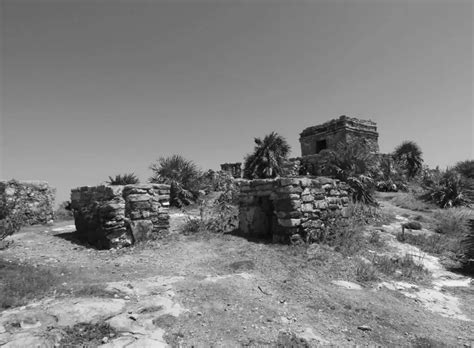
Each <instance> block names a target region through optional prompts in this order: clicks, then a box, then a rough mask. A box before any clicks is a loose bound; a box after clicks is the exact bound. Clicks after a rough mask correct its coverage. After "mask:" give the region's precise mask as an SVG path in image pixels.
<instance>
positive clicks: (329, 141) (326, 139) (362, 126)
mask: <svg viewBox="0 0 474 348" xmlns="http://www.w3.org/2000/svg"><path fill="white" fill-rule="evenodd" d="M378 138H379V134H378V133H377V124H376V123H375V122H373V121H370V120H360V119H358V118H351V117H347V116H345V115H343V116H340V117H339V118H337V119H334V120H331V121H328V122H326V123H323V124H321V125H318V126H313V127H308V128H306V129H304V130H303V132H301V134H300V144H301V156H303V157H304V156H310V155H315V154H318V153H319V152H320V151H322V150H325V149H332V150H335V149H336V145H337V144H338V143H341V142H342V143H344V144H350V143H351V142H354V141H356V140H362V141H364V142H366V143H367V145H368V146H369V148H370V150H371V151H372V152H378V151H379V144H378Z"/></svg>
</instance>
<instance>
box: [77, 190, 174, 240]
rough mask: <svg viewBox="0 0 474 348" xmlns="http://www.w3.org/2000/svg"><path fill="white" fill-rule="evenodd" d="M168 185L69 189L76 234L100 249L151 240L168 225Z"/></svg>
mask: <svg viewBox="0 0 474 348" xmlns="http://www.w3.org/2000/svg"><path fill="white" fill-rule="evenodd" d="M169 199H170V186H169V185H165V184H136V185H125V186H122V185H101V186H84V187H80V188H77V189H74V190H72V191H71V208H72V210H73V212H74V221H75V224H76V233H77V235H78V237H79V238H80V239H84V240H87V241H88V242H89V243H91V244H93V245H95V246H97V247H98V248H100V249H107V248H118V247H124V246H129V245H131V244H134V243H136V242H139V241H143V240H147V239H153V238H155V237H156V236H158V235H160V234H163V233H166V232H167V231H168V228H169V213H168V207H169Z"/></svg>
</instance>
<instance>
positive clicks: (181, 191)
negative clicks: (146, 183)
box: [150, 155, 201, 207]
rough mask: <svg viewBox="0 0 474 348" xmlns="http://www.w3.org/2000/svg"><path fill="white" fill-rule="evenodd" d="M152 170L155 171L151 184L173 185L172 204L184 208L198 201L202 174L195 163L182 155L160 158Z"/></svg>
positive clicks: (151, 167)
mask: <svg viewBox="0 0 474 348" xmlns="http://www.w3.org/2000/svg"><path fill="white" fill-rule="evenodd" d="M150 169H151V170H152V171H153V176H152V177H151V178H150V182H153V183H161V184H169V185H171V189H170V203H171V204H173V205H175V206H177V207H182V206H183V205H189V204H191V203H192V202H193V201H194V200H195V199H196V197H197V191H198V189H199V180H200V177H201V172H200V170H199V169H198V167H197V166H196V164H195V163H194V162H193V161H191V160H187V159H185V158H184V157H182V156H180V155H172V156H169V157H160V158H159V159H158V161H157V162H156V163H153V164H152V165H151V166H150Z"/></svg>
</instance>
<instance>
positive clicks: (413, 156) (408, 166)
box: [393, 141, 423, 178]
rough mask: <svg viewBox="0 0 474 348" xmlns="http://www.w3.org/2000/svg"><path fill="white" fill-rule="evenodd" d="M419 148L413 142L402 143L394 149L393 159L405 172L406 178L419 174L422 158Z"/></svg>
mask: <svg viewBox="0 0 474 348" xmlns="http://www.w3.org/2000/svg"><path fill="white" fill-rule="evenodd" d="M422 154H423V153H422V152H421V149H420V147H419V146H418V145H417V144H416V143H415V142H414V141H404V142H403V143H401V144H400V145H398V146H397V147H396V148H395V151H394V152H393V158H394V159H395V161H397V162H398V163H400V165H401V166H402V168H403V169H404V170H405V171H406V174H407V176H408V178H414V177H415V176H416V175H417V174H418V173H420V172H421V169H422V165H423V158H422Z"/></svg>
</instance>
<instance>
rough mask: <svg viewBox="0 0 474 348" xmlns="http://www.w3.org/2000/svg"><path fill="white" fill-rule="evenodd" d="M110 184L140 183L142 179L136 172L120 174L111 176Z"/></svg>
mask: <svg viewBox="0 0 474 348" xmlns="http://www.w3.org/2000/svg"><path fill="white" fill-rule="evenodd" d="M107 183H108V184H109V185H134V184H138V183H140V180H139V179H138V178H137V177H136V176H135V174H134V173H131V174H118V175H115V178H113V177H111V176H109V181H107Z"/></svg>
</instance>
